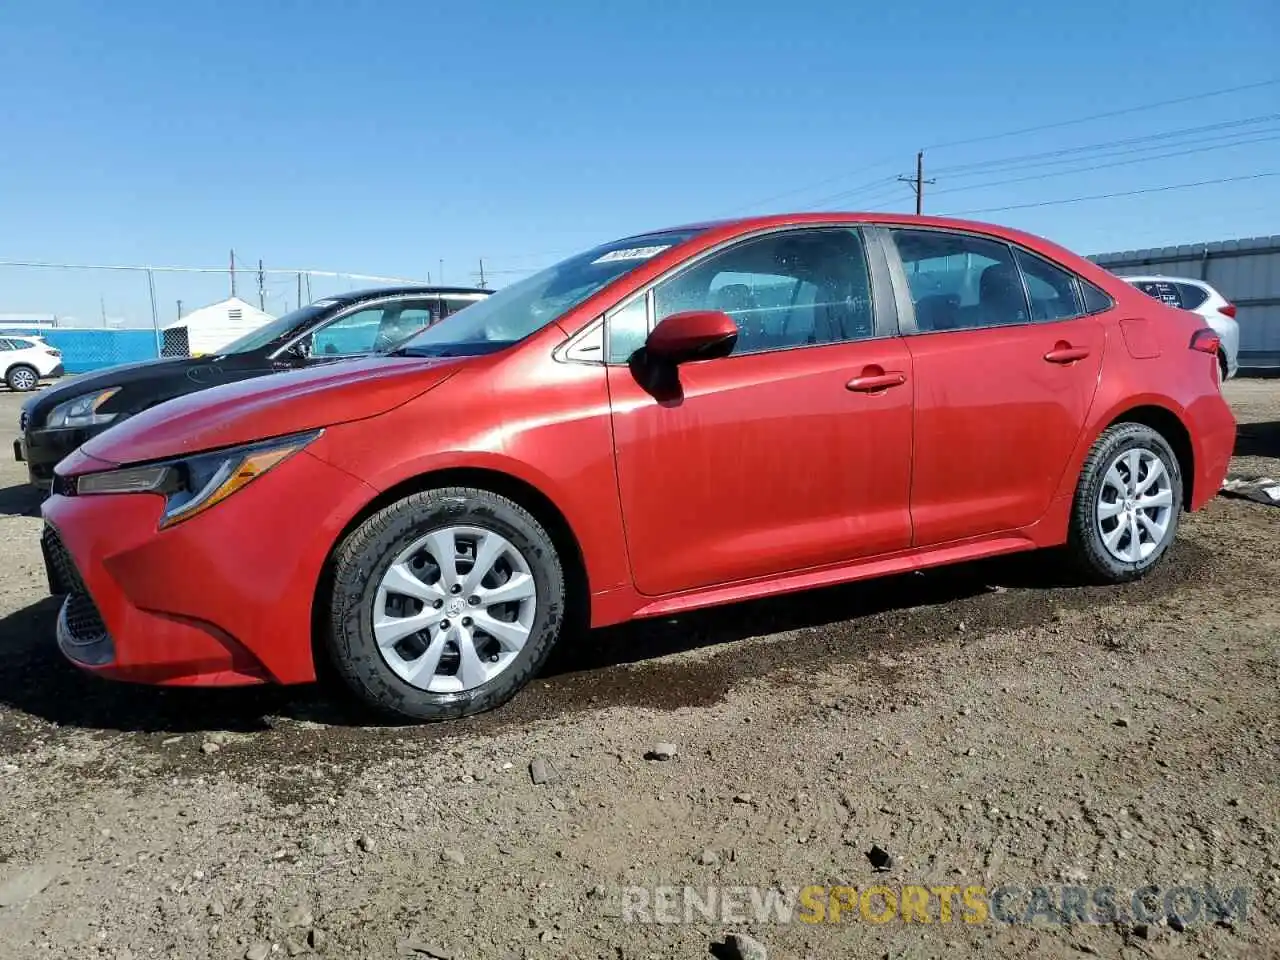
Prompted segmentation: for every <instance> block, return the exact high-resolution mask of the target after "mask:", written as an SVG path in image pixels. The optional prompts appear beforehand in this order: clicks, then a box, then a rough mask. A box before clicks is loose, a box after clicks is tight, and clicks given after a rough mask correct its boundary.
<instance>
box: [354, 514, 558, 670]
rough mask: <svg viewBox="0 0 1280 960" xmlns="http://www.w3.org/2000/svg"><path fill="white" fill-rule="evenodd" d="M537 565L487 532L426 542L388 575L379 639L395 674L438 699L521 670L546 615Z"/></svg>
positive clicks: (437, 533) (466, 530)
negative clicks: (520, 660)
mask: <svg viewBox="0 0 1280 960" xmlns="http://www.w3.org/2000/svg"><path fill="white" fill-rule="evenodd" d="M537 594H538V590H537V586H536V585H535V584H534V581H533V573H532V571H531V570H530V568H529V561H528V560H526V559H525V557H524V554H522V553H521V552H520V551H519V550H517V549H516V548H515V547H514V546H513V545H512V544H511V542H510V541H509V540H507V539H506V538H505V537H503V536H502V535H501V534H499V533H494V532H493V531H490V530H485V529H482V528H481V527H457V526H454V527H444V528H443V529H440V530H433V531H432V532H431V533H428V534H426V535H425V536H422V537H419V538H418V539H417V540H415V541H414V542H413V543H411V544H410V545H409V546H408V547H406V548H405V549H404V550H402V551H401V552H400V555H399V556H398V557H396V559H395V560H394V561H393V562H392V564H391V566H390V567H388V568H387V572H386V573H385V574H383V577H382V583H381V584H380V585H379V587H378V594H377V597H376V598H375V599H374V604H373V633H374V636H375V637H376V638H377V641H378V650H379V652H380V653H381V654H382V659H383V660H384V661H385V662H386V664H387V666H388V667H390V668H391V670H392V671H393V672H394V673H395V674H396V676H398V677H399V678H400V679H401V680H403V681H404V682H405V683H407V684H409V685H410V686H412V687H417V688H418V689H420V690H427V691H429V692H431V693H458V692H461V691H464V690H473V689H475V688H476V687H480V686H483V685H484V684H486V683H488V682H489V681H491V680H493V679H494V678H496V677H497V676H498V675H499V674H500V673H502V672H503V671H504V670H507V669H509V668H510V667H511V665H512V664H513V663H515V661H516V658H517V657H518V656H519V654H520V651H521V650H523V649H524V647H525V644H526V643H528V642H529V635H530V632H531V631H532V629H533V622H534V618H535V615H536V614H537V609H538V596H537Z"/></svg>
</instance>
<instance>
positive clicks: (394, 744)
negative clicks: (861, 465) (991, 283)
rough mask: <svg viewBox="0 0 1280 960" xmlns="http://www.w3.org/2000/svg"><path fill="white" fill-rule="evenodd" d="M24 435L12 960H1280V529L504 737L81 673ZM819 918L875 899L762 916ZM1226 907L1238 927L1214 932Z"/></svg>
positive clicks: (779, 603)
mask: <svg viewBox="0 0 1280 960" xmlns="http://www.w3.org/2000/svg"><path fill="white" fill-rule="evenodd" d="M1227 393H1228V396H1229V398H1230V400H1231V402H1232V405H1233V406H1234V408H1235V410H1236V413H1237V416H1238V418H1239V419H1240V421H1241V428H1240V434H1239V442H1238V446H1237V453H1238V454H1239V456H1238V458H1237V459H1236V461H1235V462H1234V464H1233V472H1234V473H1239V474H1249V475H1260V474H1266V473H1269V474H1270V475H1272V476H1277V477H1280V380H1274V379H1273V380H1240V381H1236V382H1232V383H1230V384H1228V388H1227ZM17 400H18V398H17V397H15V396H14V395H12V394H7V393H2V392H0V437H2V438H4V445H3V446H0V544H3V546H4V553H5V563H4V564H3V567H2V569H0V957H3V958H8V957H22V958H31V957H37V958H39V957H49V958H62V957H75V958H93V957H106V958H116V960H123V958H143V957H153V956H154V957H173V958H206V957H209V958H240V957H246V956H247V957H250V958H256V960H263V958H266V957H285V956H290V955H297V956H313V955H315V956H321V957H331V958H337V957H361V958H364V957H370V958H393V957H397V956H400V957H417V958H423V957H436V958H446V957H450V958H454V960H458V958H467V960H474V958H480V960H484V958H506V957H512V958H518V957H529V958H553V957H554V958H562V957H604V958H610V960H632V958H651V957H652V958H670V957H706V956H709V955H716V956H721V957H731V956H739V955H742V956H753V957H759V956H763V955H764V954H763V953H759V952H752V951H753V949H754V948H753V947H752V946H751V945H750V944H746V945H743V946H742V947H740V948H738V949H737V952H735V949H734V948H731V947H723V946H713V945H714V944H718V943H720V942H721V941H723V940H724V939H725V936H726V934H727V933H731V932H734V931H740V932H746V933H749V934H750V935H751V936H752V937H754V939H755V940H756V941H758V942H759V943H760V944H762V945H763V948H764V949H766V950H767V955H768V956H769V957H772V958H803V957H821V958H826V957H833V958H834V957H854V956H858V957H863V956H866V957H873V956H874V957H881V956H884V957H942V956H948V957H950V956H956V955H974V956H977V955H982V956H994V957H1009V958H1013V957H1023V956H1028V955H1030V956H1050V957H1078V956H1087V955H1097V956H1102V957H1135V958H1136V957H1171V958H1172V957H1214V958H1216V957H1231V956H1239V957H1246V956H1248V957H1253V956H1277V955H1280V839H1278V838H1277V828H1278V824H1277V812H1278V811H1280V683H1278V680H1280V678H1278V673H1280V669H1278V665H1280V655H1278V647H1277V642H1278V641H1277V638H1278V637H1280V632H1278V630H1280V602H1278V600H1277V598H1280V549H1278V546H1280V509H1276V508H1272V507H1266V506H1262V505H1259V504H1255V503H1251V502H1248V501H1242V500H1229V499H1226V498H1223V497H1219V498H1217V499H1215V500H1214V501H1213V502H1212V503H1211V504H1210V505H1209V506H1208V507H1207V508H1206V509H1205V510H1204V511H1203V512H1201V513H1199V514H1196V515H1194V516H1191V517H1187V518H1184V522H1183V527H1182V532H1181V537H1180V540H1179V542H1178V544H1177V545H1176V547H1175V549H1174V550H1173V551H1172V553H1171V555H1170V556H1169V558H1168V559H1167V561H1166V562H1165V563H1164V564H1163V566H1162V567H1161V568H1160V569H1159V570H1158V572H1157V573H1155V574H1154V575H1153V576H1151V577H1150V578H1149V579H1148V580H1146V581H1144V582H1142V583H1139V584H1134V585H1129V586H1126V587H1119V588H1106V589H1099V588H1081V587H1077V586H1072V585H1069V584H1067V583H1064V582H1063V581H1062V580H1060V579H1059V576H1058V573H1057V571H1056V569H1055V567H1054V565H1053V564H1052V563H1050V562H1047V560H1046V559H1045V558H1038V557H1030V558H1029V557H1025V556H1024V557H1019V558H1016V559H1013V560H1008V561H1004V562H1001V563H983V564H971V565H967V566H963V567H958V568H954V569H951V570H946V571H938V572H934V573H930V574H928V575H913V576H907V577H898V578H894V579H891V580H887V581H878V582H875V583H870V584H862V585H857V586H853V587H846V588H839V589H832V590H825V591H821V592H815V593H807V594H803V595H798V596H792V597H789V598H785V599H781V600H776V601H769V602H762V603H752V604H746V605H741V606H737V607H731V608H725V609H720V610H715V611H710V612H707V613H704V614H698V615H694V616H688V617H682V618H679V619H677V620H673V621H662V622H650V623H643V624H637V625H631V626H628V627H625V628H620V629H612V630H608V631H600V632H597V633H595V634H592V635H591V636H590V637H589V638H588V640H587V642H586V643H584V644H582V645H579V646H578V647H576V648H575V649H565V650H561V651H559V652H558V655H557V656H556V658H555V659H554V661H553V663H552V664H551V665H550V667H549V668H548V670H547V671H546V673H545V674H544V676H543V677H541V678H540V679H539V680H538V681H536V682H535V684H534V685H533V686H531V687H530V688H529V689H527V690H526V691H525V692H524V693H522V694H521V695H520V696H518V697H517V698H516V700H515V701H514V702H513V703H511V704H509V705H508V706H507V707H505V708H503V709H501V710H498V711H495V712H493V713H491V714H487V715H485V716H483V717H479V718H474V719H472V720H467V721H460V722H456V723H450V724H444V725H435V726H429V727H424V728H403V727H389V726H379V725H376V724H373V723H371V722H370V721H369V719H368V717H367V716H365V715H363V714H361V713H359V712H358V711H357V710H355V709H354V708H353V707H352V705H351V703H350V702H349V701H348V700H346V699H345V698H344V697H341V696H335V695H334V694H333V693H332V692H330V691H325V690H321V689H319V688H299V689H292V690H276V689H251V690H238V691H213V692H211V691H158V690H153V689H147V688H134V687H129V686H123V685H116V684H110V683H107V682H105V681H99V680H96V679H94V678H92V677H88V676H84V675H82V674H80V673H78V672H77V671H76V670H74V669H73V668H71V667H70V666H68V665H66V664H64V663H63V662H62V660H61V659H60V658H59V656H58V654H57V652H56V650H55V647H54V644H53V622H54V615H55V611H56V605H55V603H54V602H53V601H52V600H51V599H50V598H49V597H48V596H47V591H46V587H45V581H44V573H43V570H42V566H41V561H40V552H39V546H38V538H39V533H40V520H39V518H38V515H37V511H36V505H35V500H34V498H33V497H32V496H31V495H30V493H29V492H28V490H27V489H26V488H25V487H24V485H23V480H24V474H23V471H22V470H21V468H20V467H19V466H18V465H17V464H15V463H13V462H12V460H11V454H10V452H9V439H8V438H10V437H11V436H12V435H13V433H14V431H15V429H16V421H17V411H18V402H17ZM665 741H669V742H670V743H672V744H674V745H675V748H676V753H675V755H674V756H672V757H671V758H670V759H666V760H659V759H655V758H654V757H653V753H652V752H653V751H654V750H655V747H656V745H657V744H658V743H660V742H665ZM663 749H664V750H665V749H667V748H663ZM660 752H661V751H660ZM647 755H648V756H647ZM535 758H544V759H545V760H547V761H549V762H550V764H551V766H552V767H553V768H554V769H553V770H552V771H551V773H552V774H553V776H552V780H551V782H546V783H534V782H533V778H532V777H531V775H530V763H531V761H533V760H535ZM873 845H878V846H879V847H881V848H883V850H885V851H887V852H888V854H889V855H891V857H892V863H891V864H887V865H886V864H884V863H883V861H880V862H881V863H882V865H883V866H887V869H882V870H880V871H876V869H875V868H874V867H873V863H872V860H873V857H869V856H868V851H871V849H872V846H873ZM811 885H817V887H818V888H820V889H819V891H818V894H817V897H818V907H819V910H818V912H816V913H815V912H814V911H813V910H810V911H809V912H808V914H807V919H809V920H812V919H815V917H817V918H818V919H822V920H826V921H830V920H832V919H833V917H832V913H833V910H831V909H829V906H830V905H831V904H832V903H833V898H834V902H835V903H837V904H838V903H840V902H842V901H841V899H840V898H841V897H846V898H849V900H848V902H849V903H850V904H858V903H859V900H858V898H859V895H860V894H869V895H870V896H871V897H872V900H871V901H870V902H869V903H870V906H869V908H868V907H867V904H865V903H863V904H861V906H853V905H850V906H847V907H846V908H845V910H844V911H843V913H842V916H841V922H839V923H835V922H820V923H812V922H804V919H805V918H806V914H805V911H804V910H803V909H802V908H801V906H800V904H801V903H803V902H804V901H803V900H800V901H797V906H796V910H797V913H796V915H795V916H793V918H792V922H789V923H786V922H780V920H779V919H778V916H777V915H776V914H769V915H767V916H764V917H761V916H757V915H756V913H755V908H754V906H753V900H752V897H753V896H755V897H757V898H759V897H769V896H774V897H778V898H781V900H780V901H775V903H776V902H782V903H785V902H786V898H787V897H790V896H793V895H794V892H795V891H796V890H797V889H801V888H805V887H809V886H811ZM873 885H879V886H882V887H884V888H886V889H884V890H881V891H878V892H877V891H874V890H869V888H870V887H872V886H873ZM1148 885H1152V886H1154V887H1156V888H1158V892H1155V893H1154V894H1153V893H1152V892H1151V891H1147V892H1146V893H1141V892H1140V893H1139V895H1138V896H1139V903H1138V906H1139V908H1142V905H1143V903H1144V902H1146V901H1148V900H1152V899H1153V898H1154V900H1155V901H1157V902H1163V901H1161V900H1160V898H1161V897H1164V896H1165V894H1166V892H1167V891H1170V890H1171V889H1173V888H1177V887H1182V888H1184V890H1183V891H1182V892H1181V893H1177V892H1176V891H1175V896H1176V897H1181V898H1182V899H1181V900H1177V901H1175V902H1178V903H1182V904H1184V905H1185V906H1183V907H1178V908H1177V909H1176V910H1175V911H1174V912H1175V913H1176V914H1177V916H1175V917H1174V919H1173V921H1172V922H1170V921H1169V920H1168V917H1167V913H1168V911H1167V910H1166V909H1165V908H1160V909H1158V910H1155V911H1154V912H1153V913H1152V914H1151V915H1150V917H1148V918H1147V919H1150V921H1151V922H1150V923H1144V922H1143V921H1144V916H1142V915H1135V914H1133V912H1132V909H1131V907H1130V904H1131V903H1132V899H1133V897H1132V895H1131V892H1132V891H1135V890H1138V891H1141V888H1143V887H1146V886H1148ZM831 886H846V887H851V888H855V890H854V891H853V892H852V893H851V892H850V891H844V892H843V893H841V892H839V891H837V892H831V891H830V890H829V888H830V887H831ZM912 886H919V887H924V888H926V892H925V896H926V897H932V899H930V900H928V910H927V911H926V912H925V914H924V915H925V916H928V917H929V919H930V920H931V921H932V922H930V923H922V922H920V921H921V916H920V915H918V914H917V915H916V916H914V917H912V919H913V920H914V922H904V919H903V914H906V915H907V916H911V911H909V910H907V909H906V906H905V904H906V902H907V900H908V898H909V897H913V896H918V893H914V894H913V893H910V892H908V890H907V889H906V888H908V887H912ZM1099 886H1109V887H1114V888H1115V890H1116V891H1118V892H1117V893H1116V896H1115V902H1116V903H1118V904H1119V905H1120V906H1119V912H1118V913H1117V914H1116V919H1114V921H1112V922H1107V921H1108V917H1109V915H1108V914H1106V913H1103V914H1101V915H1100V916H1099V915H1098V914H1096V913H1095V912H1091V913H1090V915H1089V919H1090V920H1091V921H1098V920H1100V921H1101V922H1080V920H1081V919H1082V917H1081V915H1080V914H1078V913H1073V912H1072V911H1071V910H1070V909H1068V908H1067V900H1066V898H1065V896H1064V891H1066V890H1067V889H1069V888H1076V887H1080V888H1084V889H1085V891H1086V894H1087V895H1088V896H1089V897H1090V898H1091V899H1090V903H1096V900H1094V899H1092V898H1094V897H1095V896H1096V894H1097V891H1096V888H1097V887H1099ZM685 887H688V888H690V889H691V890H693V891H694V892H695V893H696V894H697V896H698V897H699V898H710V897H716V898H717V899H716V900H715V901H714V903H715V909H707V908H705V904H703V905H702V906H698V904H696V903H695V908H694V909H686V906H685V903H686V901H685V900H684V899H682V898H683V897H684V896H685V893H683V892H682V891H683V889H684V888H685ZM946 887H956V888H960V891H963V889H964V888H966V887H978V888H982V889H980V890H978V891H977V892H976V893H973V892H972V891H970V893H971V894H972V895H973V896H975V897H977V898H978V899H979V900H981V901H982V902H984V903H986V904H987V905H988V907H989V909H987V910H983V911H978V910H976V909H974V910H969V911H962V909H961V903H962V900H961V895H960V892H959V891H957V895H956V896H955V897H954V902H955V910H954V913H952V914H951V916H950V920H949V922H944V913H943V911H942V901H943V900H944V899H947V902H948V904H949V905H950V903H951V899H950V898H952V896H953V895H952V894H951V893H947V892H943V893H937V894H931V893H929V892H928V891H929V890H930V889H932V888H939V889H941V888H946ZM1037 887H1043V888H1045V890H1044V891H1042V892H1041V893H1037V892H1036V890H1035V888H1037ZM660 888H661V889H660ZM997 888H1000V889H1001V890H1003V894H1001V895H1002V896H1003V895H1004V894H1007V895H1008V897H1007V899H1003V900H999V903H1000V904H1003V909H1001V910H997V899H998V898H997V897H996V892H997ZM1015 888H1016V889H1015ZM1185 888H1190V890H1191V891H1192V892H1188V891H1187V889H1185ZM1195 891H1198V893H1196V892H1195ZM1213 891H1218V892H1222V893H1224V895H1225V894H1229V893H1230V892H1231V891H1235V892H1237V893H1240V891H1243V892H1242V893H1240V896H1242V897H1244V898H1245V899H1244V900H1235V901H1232V903H1235V904H1236V905H1237V906H1244V907H1245V909H1244V910H1240V909H1236V910H1235V911H1234V913H1231V919H1222V920H1220V921H1218V922H1215V918H1216V917H1218V916H1220V914H1221V911H1219V913H1214V912H1213V911H1212V910H1211V909H1210V904H1212V903H1213V902H1215V901H1213V900H1212V892H1213ZM1041 895H1043V896H1047V897H1049V898H1050V900H1051V901H1052V903H1054V904H1057V907H1055V908H1053V909H1050V908H1047V907H1046V906H1045V903H1040V904H1039V908H1038V909H1037V906H1036V904H1037V901H1036V897H1037V896H1041ZM805 896H809V897H811V898H812V897H813V896H815V894H814V892H813V890H809V891H808V892H807V893H806V894H805ZM672 897H674V898H676V899H669V898H672ZM726 897H727V898H728V901H729V902H728V903H726V902H725V898H726ZM984 898H985V899H984ZM899 901H901V904H902V909H900V910H897V911H896V912H895V911H892V910H890V909H889V905H890V903H891V902H892V903H894V904H897V903H898V902H899ZM744 903H745V904H746V906H745V907H744V906H743V904H744ZM810 906H811V907H812V902H810ZM1058 908H1062V910H1065V913H1062V912H1060V913H1059V914H1055V913H1054V909H1058ZM1193 908H1194V909H1193ZM1227 912H1229V913H1230V912H1231V911H1227ZM980 914H984V915H985V916H984V915H980ZM880 917H887V919H886V921H885V922H883V923H877V922H874V920H875V919H878V918H880ZM1063 918H1065V919H1070V920H1073V922H1069V923H1062V922H1055V920H1056V919H1063ZM1180 918H1182V919H1180ZM1006 920H1012V921H1014V922H1006ZM648 921H652V922H648ZM659 921H675V922H659ZM969 921H972V922H969ZM978 921H984V922H978ZM1028 921H1029V922H1028ZM1179 927H1181V928H1182V929H1178V928H1179ZM709 951H710V952H709Z"/></svg>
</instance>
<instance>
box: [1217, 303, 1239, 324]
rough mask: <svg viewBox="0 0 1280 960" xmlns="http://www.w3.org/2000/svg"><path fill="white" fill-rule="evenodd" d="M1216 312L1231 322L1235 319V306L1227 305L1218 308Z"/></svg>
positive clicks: (1232, 304)
mask: <svg viewBox="0 0 1280 960" xmlns="http://www.w3.org/2000/svg"><path fill="white" fill-rule="evenodd" d="M1218 312H1219V313H1220V314H1222V315H1223V316H1224V317H1230V318H1231V319H1232V320H1234V319H1235V318H1236V305H1235V304H1234V303H1228V304H1225V305H1224V306H1221V307H1219V308H1218Z"/></svg>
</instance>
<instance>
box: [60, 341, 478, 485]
mask: <svg viewBox="0 0 1280 960" xmlns="http://www.w3.org/2000/svg"><path fill="white" fill-rule="evenodd" d="M467 362H468V361H467V360H465V359H448V360H426V359H422V358H415V357H372V358H369V359H366V360H353V361H349V362H343V363H334V364H327V365H325V366H320V367H312V368H310V369H307V370H296V371H290V372H288V373H278V374H271V375H269V376H264V377H258V378H256V379H253V380H244V381H241V382H239V383H229V384H225V385H222V386H217V387H211V388H210V389H208V390H202V391H200V392H199V393H192V394H188V395H187V396H184V397H179V398H177V399H175V400H170V401H168V402H167V403H162V404H160V405H159V406H156V407H152V408H151V409H150V410H144V411H143V412H142V413H139V414H137V415H136V416H133V417H130V418H129V419H127V420H124V421H122V422H121V423H119V424H118V425H116V426H113V427H112V428H111V429H109V430H107V431H105V432H104V433H101V434H99V435H98V436H96V437H92V438H90V439H89V440H88V441H87V442H86V443H85V444H84V446H83V447H81V450H83V451H84V452H85V453H87V454H88V455H89V456H92V457H95V458H96V459H98V460H106V461H109V462H111V463H117V464H119V463H139V462H141V461H144V460H162V459H165V458H168V457H177V456H183V455H185V454H189V453H197V452H199V451H201V450H212V449H215V448H217V447H230V446H235V445H236V444H240V443H252V442H253V441H255V440H263V439H267V438H269V437H279V436H284V435H286V434H290V433H301V432H303V431H306V430H315V429H318V428H320V427H328V426H332V425H333V424H337V423H349V422H351V421H353V420H364V419H367V418H368V417H376V416H377V415H378V414H380V413H386V412H387V411H388V410H391V409H393V408H395V407H398V406H400V405H401V404H402V403H406V402H408V401H409V400H412V399H413V398H414V397H416V396H419V395H421V394H423V393H425V392H426V391H428V390H430V389H431V388H433V387H436V386H438V385H439V384H441V383H443V382H444V381H445V380H447V379H448V378H449V377H450V376H452V375H453V374H454V373H455V372H457V370H458V369H459V367H460V366H461V365H462V364H464V363H467Z"/></svg>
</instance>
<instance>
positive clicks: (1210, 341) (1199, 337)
mask: <svg viewBox="0 0 1280 960" xmlns="http://www.w3.org/2000/svg"><path fill="white" fill-rule="evenodd" d="M1221 347H1222V338H1221V337H1219V336H1218V335H1217V334H1216V333H1214V332H1213V331H1212V330H1210V329H1209V328H1208V327H1205V328H1204V329H1202V330H1197V331H1196V332H1195V333H1193V334H1192V335H1191V349H1192V350H1199V351H1200V352H1201V353H1212V354H1214V355H1215V356H1216V355H1217V353H1218V350H1219V349H1220V348H1221Z"/></svg>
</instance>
